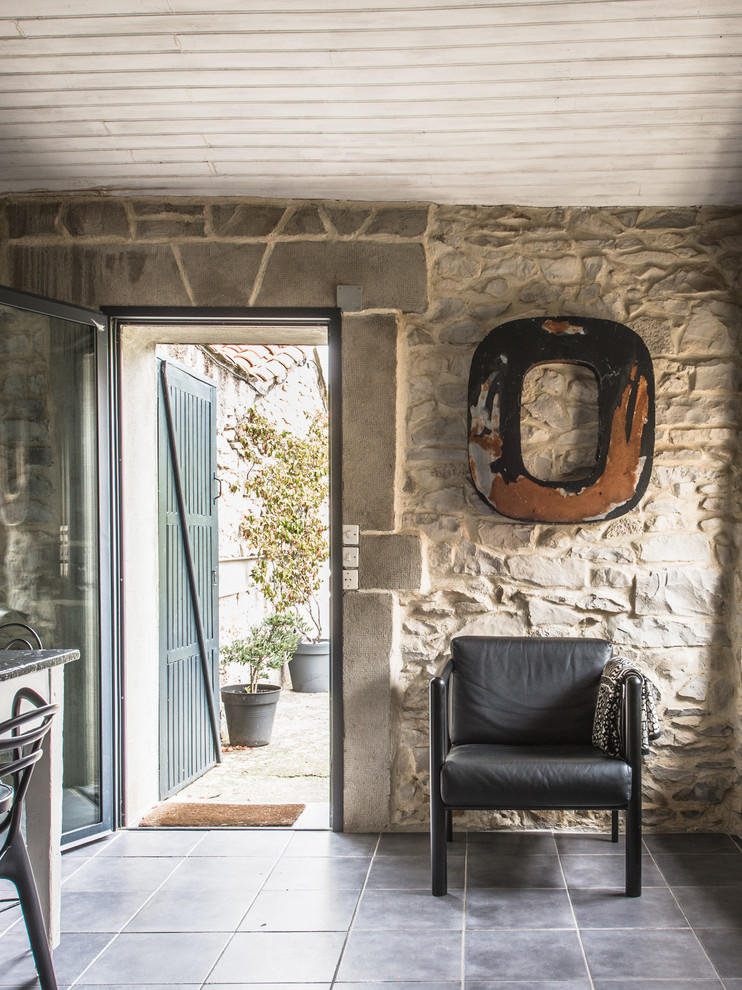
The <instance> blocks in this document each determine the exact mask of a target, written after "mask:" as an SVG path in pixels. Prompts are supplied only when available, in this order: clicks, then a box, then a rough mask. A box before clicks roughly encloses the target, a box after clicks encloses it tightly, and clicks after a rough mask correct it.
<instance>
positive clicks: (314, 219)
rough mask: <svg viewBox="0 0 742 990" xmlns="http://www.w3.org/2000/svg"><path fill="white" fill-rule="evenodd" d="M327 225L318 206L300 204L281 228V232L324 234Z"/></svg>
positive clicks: (289, 233)
mask: <svg viewBox="0 0 742 990" xmlns="http://www.w3.org/2000/svg"><path fill="white" fill-rule="evenodd" d="M324 233H325V225H324V224H323V223H322V218H321V217H320V215H319V211H318V210H317V207H316V206H300V207H298V208H297V209H296V210H294V212H293V213H292V214H291V216H290V217H289V218H288V220H287V221H286V223H285V224H284V225H283V227H282V228H281V234H288V235H291V234H324Z"/></svg>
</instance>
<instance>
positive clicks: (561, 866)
mask: <svg viewBox="0 0 742 990" xmlns="http://www.w3.org/2000/svg"><path fill="white" fill-rule="evenodd" d="M551 835H552V838H553V839H554V845H555V847H556V854H557V860H558V861H559V869H560V871H561V874H562V879H563V880H564V889H565V891H566V893H567V900H568V901H569V910H570V911H571V913H572V920H573V921H574V923H575V932H576V934H577V941H578V942H579V943H580V952H581V953H582V961H583V962H584V963H585V971H586V972H587V979H588V983H589V984H590V990H595V982H594V980H593V974H592V972H591V971H590V966H589V964H588V961H587V953H586V952H585V945H584V943H583V941H582V932H581V931H580V926H579V923H578V921H577V914H576V912H575V908H574V904H573V903H572V894H571V893H570V890H569V884H568V883H567V874H566V873H565V872H564V864H563V863H562V854H561V853H560V851H559V843H558V842H557V840H556V834H555V833H554V832H552V833H551Z"/></svg>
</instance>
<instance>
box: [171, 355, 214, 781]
mask: <svg viewBox="0 0 742 990" xmlns="http://www.w3.org/2000/svg"><path fill="white" fill-rule="evenodd" d="M167 378H168V391H169V393H170V404H171V408H172V415H173V422H174V427H175V434H176V440H177V443H176V447H177V456H178V463H179V466H180V475H181V480H182V488H183V498H184V501H185V507H186V519H187V528H188V534H189V539H190V544H191V553H192V557H193V565H194V571H195V574H196V584H197V588H198V602H199V609H200V612H201V620H202V623H203V632H204V640H205V645H206V652H207V658H208V668H209V671H210V674H211V685H212V688H211V689H212V691H213V693H214V697H215V703H216V707H217V712H218V710H219V700H218V688H219V612H218V608H219V598H218V594H219V590H218V524H217V501H216V500H217V495H216V492H215V478H216V389H215V388H214V386H213V385H210V384H209V383H208V382H205V381H203V380H202V379H200V378H197V377H195V376H194V375H192V374H189V373H188V372H187V371H185V370H184V369H182V368H179V367H176V366H174V365H173V364H171V363H170V362H168V365H167ZM160 389H162V385H160ZM159 407H160V408H159V437H158V441H159V458H158V461H159V484H158V492H159V533H160V548H159V549H160V797H161V798H165V797H167V796H169V795H170V794H174V793H176V792H177V791H179V790H181V789H182V788H183V787H185V786H186V785H187V784H189V783H190V782H191V781H192V780H194V779H195V778H196V777H199V776H200V775H201V774H202V773H204V772H205V771H206V770H208V769H209V768H210V767H212V766H214V764H215V762H216V752H215V748H214V741H213V736H212V732H211V726H210V722H209V711H208V704H207V696H206V693H205V691H206V687H205V684H204V675H203V670H202V668H201V660H200V653H199V645H198V634H197V627H196V619H195V616H194V609H193V602H192V599H191V593H190V589H189V583H188V574H187V570H186V558H185V546H184V541H183V534H182V529H181V520H180V517H179V513H178V502H177V498H176V492H175V484H174V477H173V461H172V451H171V449H170V444H169V440H168V431H167V422H166V418H165V411H164V407H163V397H162V391H161V392H160V402H159Z"/></svg>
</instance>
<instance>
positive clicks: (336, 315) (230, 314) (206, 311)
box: [102, 306, 344, 832]
mask: <svg viewBox="0 0 742 990" xmlns="http://www.w3.org/2000/svg"><path fill="white" fill-rule="evenodd" d="M102 310H103V312H104V313H105V314H106V315H107V316H108V317H109V319H110V325H111V336H112V348H111V349H112V352H113V353H114V355H115V358H114V359H115V362H116V395H117V399H118V403H119V408H118V415H117V417H116V424H117V429H120V422H121V409H120V401H121V400H120V396H121V361H120V348H119V341H120V330H121V326H122V325H127V326H135V325H137V324H139V325H147V326H152V327H155V326H161V327H163V329H164V328H166V327H168V326H170V327H172V326H176V325H180V326H188V327H196V326H199V325H200V326H203V327H212V328H213V327H220V328H227V327H229V326H240V327H247V326H251V325H252V326H255V327H258V326H260V327H275V328H276V329H277V330H278V329H281V328H296V329H297V330H301V328H302V327H306V328H309V327H318V326H323V327H324V328H325V331H326V333H327V345H328V382H327V386H328V405H329V410H328V412H329V417H328V419H329V454H330V573H331V575H332V579H331V582H330V827H331V829H332V830H333V831H334V832H342V831H343V820H344V810H343V780H344V774H343V755H344V754H343V737H344V725H343V614H342V613H343V600H342V580H341V575H342V523H343V509H342V471H341V469H342V398H341V387H342V374H341V356H342V355H341V313H340V310H339V309H336V308H326V309H324V308H297V309H292V308H288V307H286V308H277V307H253V308H250V307H246V308H239V307H214V308H203V307H190V306H175V307H173V306H162V307H159V306H151V307H141V306H129V307H103V308H102ZM163 342H172V341H165V340H163ZM119 442H120V437H119ZM117 449H118V443H117ZM119 484H120V479H119ZM118 490H119V492H120V488H119V489H118ZM119 500H120V494H119ZM118 538H119V545H118V557H119V560H120V559H122V545H121V542H120V540H121V532H120V528H119V531H118ZM124 581H125V575H124V576H123V578H122V579H121V580H120V582H119V584H120V594H119V608H121V603H122V602H123V585H124ZM120 614H123V613H122V612H120ZM120 636H121V640H122V641H123V638H124V637H125V636H126V631H125V630H121V633H120ZM121 700H122V699H121ZM119 717H120V718H121V717H122V711H121V710H120V711H119ZM122 724H123V723H122ZM119 752H122V747H119ZM120 779H121V780H123V775H122V776H121V778H120ZM119 793H120V799H121V800H123V794H122V792H121V789H120V792H119ZM123 814H124V809H123V807H121V810H120V815H121V818H120V820H124V817H123Z"/></svg>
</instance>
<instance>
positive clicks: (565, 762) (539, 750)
mask: <svg viewBox="0 0 742 990" xmlns="http://www.w3.org/2000/svg"><path fill="white" fill-rule="evenodd" d="M611 654H612V647H611V644H610V643H608V642H606V641H605V640H599V639H535V638H534V639H528V638H523V639H514V638H505V637H495V636H491V637H490V636H460V637H457V638H456V639H454V640H453V641H452V644H451V659H450V660H447V661H446V662H445V663H444V664H443V665H442V667H441V668H440V670H439V671H437V673H436V674H435V675H434V676H433V678H432V679H431V682H430V839H431V873H432V877H431V879H432V892H433V894H434V895H435V896H440V895H442V894H445V893H446V889H447V878H446V842H447V840H450V839H451V812H452V811H453V810H456V809H479V810H501V811H504V810H524V811H525V810H536V809H565V810H577V809H580V808H585V809H606V810H610V811H611V812H612V830H611V838H612V839H613V841H614V842H617V841H618V812H619V810H624V811H625V812H626V896H627V897H638V896H639V895H640V894H641V883H642V879H641V845H642V843H641V680H640V678H639V677H638V676H636V675H632V676H631V677H629V678H627V681H626V688H625V696H624V718H625V739H626V752H625V753H624V754H623V759H619V758H617V757H613V756H608V755H607V754H606V753H604V752H603V751H602V750H600V749H597V748H596V747H595V746H593V745H592V728H593V717H594V713H595V704H596V700H597V695H598V685H599V682H600V676H601V673H602V670H603V667H604V666H605V664H606V662H607V661H608V660H609V659H610V657H611Z"/></svg>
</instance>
